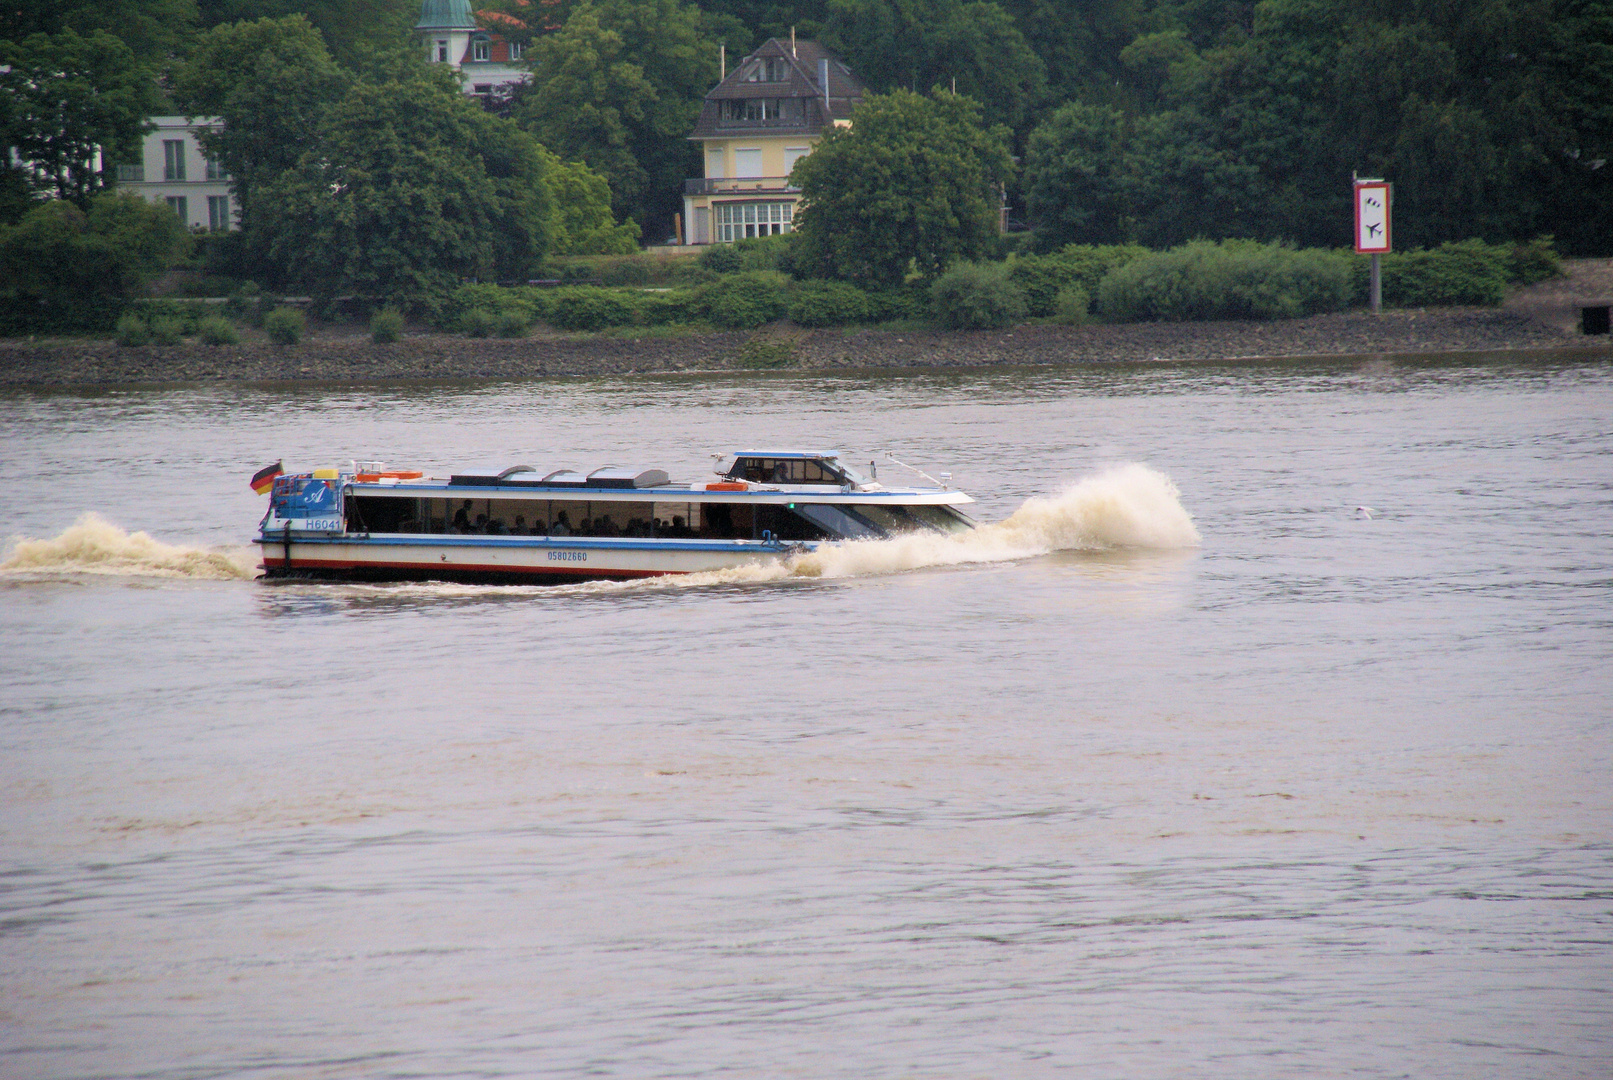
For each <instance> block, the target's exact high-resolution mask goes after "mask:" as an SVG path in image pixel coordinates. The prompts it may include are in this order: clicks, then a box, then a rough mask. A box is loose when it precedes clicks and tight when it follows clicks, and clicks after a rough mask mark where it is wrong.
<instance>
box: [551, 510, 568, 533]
mask: <svg viewBox="0 0 1613 1080" xmlns="http://www.w3.org/2000/svg"><path fill="white" fill-rule="evenodd" d="M549 535H551V536H570V535H571V521H570V520H569V519H568V518H567V517H566V512H565V511H564V510H562V511H560V513H558V514H556V515H555V519H554V528H552V529H550V530H549Z"/></svg>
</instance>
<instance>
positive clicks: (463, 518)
mask: <svg viewBox="0 0 1613 1080" xmlns="http://www.w3.org/2000/svg"><path fill="white" fill-rule="evenodd" d="M453 531H454V532H457V533H468V532H470V500H469V499H466V500H465V505H464V506H461V507H460V508H459V509H458V510H456V511H454V524H453Z"/></svg>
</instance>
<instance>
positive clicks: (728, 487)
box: [706, 480, 750, 491]
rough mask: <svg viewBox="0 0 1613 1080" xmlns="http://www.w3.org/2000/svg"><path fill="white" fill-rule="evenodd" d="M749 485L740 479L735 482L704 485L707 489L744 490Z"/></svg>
mask: <svg viewBox="0 0 1613 1080" xmlns="http://www.w3.org/2000/svg"><path fill="white" fill-rule="evenodd" d="M749 487H750V485H749V484H747V483H745V481H743V480H741V481H739V482H737V483H721V484H707V485H706V490H707V491H745V490H748V489H749Z"/></svg>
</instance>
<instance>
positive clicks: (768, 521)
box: [756, 504, 839, 540]
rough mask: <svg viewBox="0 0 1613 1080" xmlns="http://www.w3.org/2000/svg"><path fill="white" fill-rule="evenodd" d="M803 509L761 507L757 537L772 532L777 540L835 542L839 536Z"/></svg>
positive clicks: (759, 509)
mask: <svg viewBox="0 0 1613 1080" xmlns="http://www.w3.org/2000/svg"><path fill="white" fill-rule="evenodd" d="M802 509H804V508H803V507H789V506H770V505H766V504H764V505H761V506H758V507H757V508H756V535H757V536H761V535H762V533H763V532H764V531H765V532H770V533H772V534H773V537H774V539H776V540H834V539H838V537H839V534H837V533H834V532H831V531H830V530H828V529H825V528H824V527H823V526H821V525H819V524H817V523H816V522H814V521H813V520H811V518H810V516H809V515H806V514H803V513H801V512H800V511H801V510H802Z"/></svg>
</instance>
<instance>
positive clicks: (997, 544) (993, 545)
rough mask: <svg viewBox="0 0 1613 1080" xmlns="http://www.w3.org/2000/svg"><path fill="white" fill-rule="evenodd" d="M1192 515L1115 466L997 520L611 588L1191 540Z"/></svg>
mask: <svg viewBox="0 0 1613 1080" xmlns="http://www.w3.org/2000/svg"><path fill="white" fill-rule="evenodd" d="M1200 542H1201V540H1200V537H1199V531H1198V529H1197V528H1196V527H1195V526H1194V525H1193V518H1192V516H1191V515H1190V514H1188V512H1187V510H1186V509H1184V508H1183V506H1182V503H1181V499H1180V492H1178V491H1177V489H1176V485H1175V484H1174V483H1172V482H1171V479H1170V477H1168V476H1166V475H1165V474H1164V473H1162V472H1160V471H1159V470H1158V469H1153V468H1150V467H1149V466H1147V465H1140V464H1129V465H1117V466H1114V467H1112V468H1108V469H1105V470H1104V471H1102V472H1100V473H1097V474H1095V475H1093V476H1089V477H1086V478H1085V479H1082V480H1080V481H1078V482H1077V483H1075V484H1073V485H1071V486H1070V487H1069V488H1066V489H1065V490H1064V491H1063V492H1062V493H1061V494H1059V495H1055V496H1047V497H1040V498H1034V499H1027V500H1026V501H1025V503H1024V505H1022V506H1021V507H1020V508H1019V509H1018V510H1016V511H1014V512H1013V513H1012V514H1011V515H1009V516H1008V517H1007V518H1005V519H1004V520H1002V521H999V522H993V523H989V524H985V525H982V526H980V527H979V528H978V529H974V530H972V531H970V532H967V533H959V534H956V535H950V536H943V535H940V534H936V533H909V534H906V535H903V536H897V537H892V538H891V539H889V540H856V541H850V542H846V543H839V544H831V545H825V546H824V547H821V548H819V549H818V550H817V551H813V552H808V553H805V554H801V555H794V556H791V557H790V558H788V559H785V560H784V561H782V562H780V563H761V564H757V565H751V566H740V567H735V568H733V569H729V570H713V571H709V572H706V573H700V574H688V575H685V576H682V577H677V578H654V579H648V580H644V581H639V582H631V583H623V582H617V583H613V585H614V587H618V588H620V587H624V586H625V587H638V588H643V587H646V586H650V587H655V586H662V587H665V586H673V587H689V586H701V585H727V584H744V583H747V582H761V581H779V580H783V579H786V578H847V577H862V576H866V575H873V574H894V573H901V572H902V571H904V570H917V569H921V568H923V567H928V566H962V565H967V564H969V563H996V562H1012V561H1014V560H1016V559H1028V558H1034V557H1035V556H1038V555H1046V554H1048V553H1050V552H1054V551H1109V550H1115V549H1124V548H1136V549H1152V550H1172V549H1179V548H1191V547H1198V546H1199V544H1200Z"/></svg>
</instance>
